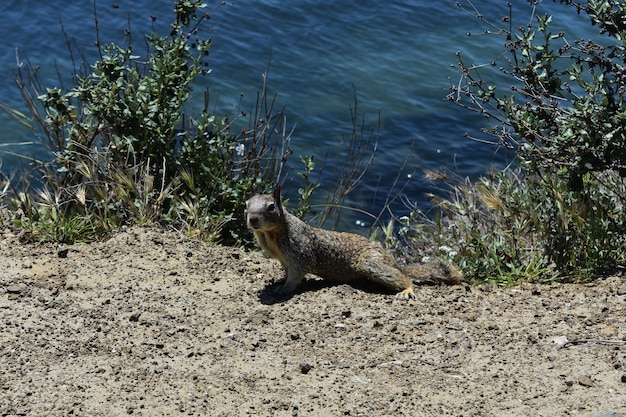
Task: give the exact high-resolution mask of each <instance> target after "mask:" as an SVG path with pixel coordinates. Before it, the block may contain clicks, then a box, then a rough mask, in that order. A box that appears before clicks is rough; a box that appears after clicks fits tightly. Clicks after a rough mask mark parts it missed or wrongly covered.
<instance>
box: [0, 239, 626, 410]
mask: <svg viewBox="0 0 626 417" xmlns="http://www.w3.org/2000/svg"><path fill="white" fill-rule="evenodd" d="M280 276H281V271H280V269H279V268H278V266H277V265H276V264H275V263H274V261H271V260H267V259H264V258H263V257H262V256H261V255H260V254H257V253H244V252H241V251H238V250H236V249H232V248H224V247H220V246H215V245H207V244H203V243H198V242H194V241H189V240H186V239H184V238H181V237H180V236H178V235H176V234H173V233H168V232H164V231H162V230H157V229H142V228H133V229H130V230H128V231H126V232H123V233H120V234H118V235H116V236H115V237H113V238H112V239H110V240H108V241H106V242H102V243H95V244H90V245H74V246H66V247H57V246H55V245H38V244H21V243H19V241H18V240H17V238H15V237H14V236H11V235H10V234H5V235H4V237H2V238H0V416H13V415H28V416H68V415H74V416H114V415H117V416H122V415H129V414H132V415H140V416H155V415H199V416H204V415H206V416H208V415H211V416H244V415H260V416H340V415H344V416H402V415H406V416H530V415H532V416H600V415H601V416H617V415H621V416H626V364H625V363H624V362H625V359H624V358H625V356H626V282H625V281H624V280H623V278H619V277H613V278H609V279H606V280H599V281H597V282H594V283H593V284H592V285H560V286H540V285H530V284H526V285H521V286H518V287H514V288H494V287H472V286H468V285H463V286H452V287H420V288H417V290H416V293H417V300H414V301H409V302H399V301H396V300H395V299H394V298H393V296H391V295H387V294H378V293H375V292H371V291H369V292H368V291H363V290H360V289H354V288H352V287H349V286H334V287H328V286H325V285H323V284H322V283H320V282H319V281H309V283H308V284H307V286H306V288H303V290H302V291H301V292H300V293H298V294H295V295H293V296H292V297H289V298H283V299H277V298H276V297H274V295H273V290H274V286H273V285H272V283H273V282H274V280H275V278H277V277H280Z"/></svg>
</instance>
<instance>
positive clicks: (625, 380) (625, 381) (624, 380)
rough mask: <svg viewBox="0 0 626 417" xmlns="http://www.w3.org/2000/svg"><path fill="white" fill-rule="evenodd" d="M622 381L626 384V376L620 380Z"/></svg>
mask: <svg viewBox="0 0 626 417" xmlns="http://www.w3.org/2000/svg"><path fill="white" fill-rule="evenodd" d="M620 381H622V382H623V383H625V384H626V374H622V378H621V379H620Z"/></svg>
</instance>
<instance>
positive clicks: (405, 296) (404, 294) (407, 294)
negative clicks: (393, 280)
mask: <svg viewBox="0 0 626 417" xmlns="http://www.w3.org/2000/svg"><path fill="white" fill-rule="evenodd" d="M396 299H397V300H409V299H415V293H414V292H413V287H409V288H407V289H405V290H402V291H400V292H399V293H397V294H396Z"/></svg>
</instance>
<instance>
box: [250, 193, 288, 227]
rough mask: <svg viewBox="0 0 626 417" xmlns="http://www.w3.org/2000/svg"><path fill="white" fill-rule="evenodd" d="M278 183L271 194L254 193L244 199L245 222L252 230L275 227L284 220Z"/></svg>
mask: <svg viewBox="0 0 626 417" xmlns="http://www.w3.org/2000/svg"><path fill="white" fill-rule="evenodd" d="M284 217H285V214H284V212H283V205H282V203H281V200H280V185H277V186H276V188H275V189H274V192H273V193H272V194H255V195H253V196H252V197H250V199H249V200H247V201H246V223H247V225H248V228H249V229H250V230H252V231H253V232H264V231H268V230H272V229H275V228H276V227H277V226H280V225H281V224H282V223H283V222H284Z"/></svg>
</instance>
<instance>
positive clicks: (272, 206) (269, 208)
mask: <svg viewBox="0 0 626 417" xmlns="http://www.w3.org/2000/svg"><path fill="white" fill-rule="evenodd" d="M275 208H276V205H275V204H274V203H272V204H270V205H269V206H267V211H274V209H275Z"/></svg>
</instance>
